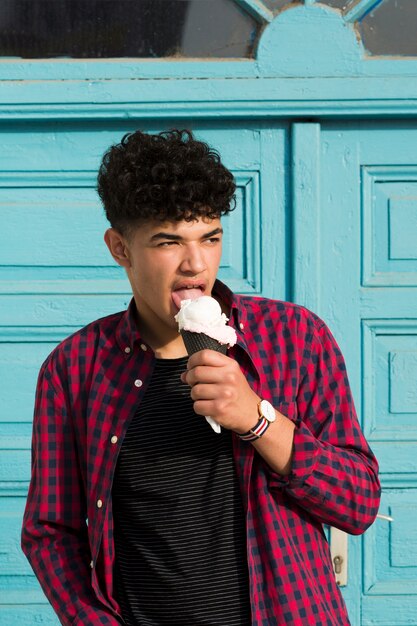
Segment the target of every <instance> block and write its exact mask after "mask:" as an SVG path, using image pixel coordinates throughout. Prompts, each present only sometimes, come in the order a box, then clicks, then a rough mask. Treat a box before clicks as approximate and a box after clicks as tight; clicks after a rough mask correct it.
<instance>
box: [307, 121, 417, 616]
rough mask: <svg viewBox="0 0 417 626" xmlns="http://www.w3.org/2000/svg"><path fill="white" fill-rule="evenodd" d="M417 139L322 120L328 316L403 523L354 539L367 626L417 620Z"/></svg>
mask: <svg viewBox="0 0 417 626" xmlns="http://www.w3.org/2000/svg"><path fill="white" fill-rule="evenodd" d="M416 139H417V127H416V125H415V123H407V122H404V121H401V122H398V123H397V124H393V123H390V124H386V123H383V122H380V123H374V122H369V123H366V122H363V123H362V124H361V125H360V126H359V127H355V125H354V124H352V123H350V124H349V123H342V122H341V123H336V122H334V123H331V124H330V123H328V124H323V125H322V132H321V141H320V143H321V156H320V161H321V168H320V169H321V174H320V181H319V184H320V201H319V206H320V214H319V220H320V226H319V232H320V246H319V250H320V255H319V263H320V269H321V271H320V275H321V276H323V280H322V282H321V284H320V288H319V292H320V296H319V298H320V299H319V303H320V307H319V312H320V313H321V315H322V317H323V318H324V319H325V320H326V321H327V322H328V323H329V325H330V327H331V328H332V331H333V333H334V335H335V337H336V339H337V340H338V342H339V344H340V346H341V348H342V351H343V353H344V355H345V359H346V364H347V369H348V375H349V379H350V382H351V386H352V390H353V395H354V398H355V405H356V408H357V411H358V414H359V416H360V418H361V420H362V424H363V428H364V431H365V434H366V436H367V438H368V441H369V442H370V444H371V447H372V448H373V449H374V451H375V453H376V454H377V457H378V459H379V462H380V470H381V478H382V485H383V499H382V504H381V513H383V514H385V515H390V516H392V517H393V519H394V521H393V522H392V523H391V524H390V523H387V522H386V521H383V520H377V521H376V522H375V524H374V525H373V527H372V528H371V529H370V530H369V531H368V532H367V533H366V534H365V536H364V538H363V540H362V541H360V540H358V538H352V539H351V541H350V546H351V550H350V557H349V558H350V571H351V572H352V571H353V572H355V573H356V576H357V577H356V578H355V577H353V578H351V577H349V585H348V587H347V588H346V591H345V596H346V599H347V602H348V605H349V608H350V611H351V614H352V615H353V616H354V622H355V623H358V624H363V625H365V624H373V625H381V626H382V625H386V626H387V625H388V624H389V625H390V626H397V625H398V626H399V625H401V626H402V625H403V624H407V623H414V622H415V621H416V616H417V544H416V541H417V540H416V530H415V528H416V525H415V514H416V511H417V455H416V451H417V427H416V424H417V396H416V383H415V381H416V377H417V315H416V311H417V294H416V289H415V287H416V276H417V274H416V269H417V267H416V263H417V259H416V256H417V255H416V248H417V236H416V235H417V230H416V225H415V222H413V219H412V218H413V215H414V213H415V210H416V207H417V194H416V189H415V187H414V186H415V164H416V163H417V148H416V145H417V143H416ZM398 212H399V215H398V214H397V213H398ZM410 229H411V230H412V231H414V236H413V234H411V235H410V233H409V230H410ZM410 242H411V245H410ZM412 242H414V246H413V245H412ZM389 301H390V305H389V306H387V303H388V302H389ZM361 544H362V545H361ZM361 566H362V568H363V569H362V571H363V578H362V580H361V577H360V575H359V572H360V571H361ZM358 595H359V596H361V604H362V607H361V609H360V613H358V609H359V606H358V603H357V598H358ZM398 596H402V602H403V605H402V608H400V606H399V604H400V603H399V602H398V601H397V597H398Z"/></svg>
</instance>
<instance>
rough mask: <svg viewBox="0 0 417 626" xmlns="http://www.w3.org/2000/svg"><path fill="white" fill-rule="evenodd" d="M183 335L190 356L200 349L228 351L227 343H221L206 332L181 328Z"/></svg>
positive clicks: (224, 352)
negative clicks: (194, 331)
mask: <svg viewBox="0 0 417 626" xmlns="http://www.w3.org/2000/svg"><path fill="white" fill-rule="evenodd" d="M181 337H182V338H183V341H184V345H185V349H186V350H187V353H188V354H189V356H191V355H192V354H194V352H198V351H199V350H215V351H216V352H221V353H222V354H226V352H227V344H224V343H220V342H219V341H217V340H216V339H213V338H212V337H209V336H208V335H205V334H204V333H193V332H191V331H190V330H181Z"/></svg>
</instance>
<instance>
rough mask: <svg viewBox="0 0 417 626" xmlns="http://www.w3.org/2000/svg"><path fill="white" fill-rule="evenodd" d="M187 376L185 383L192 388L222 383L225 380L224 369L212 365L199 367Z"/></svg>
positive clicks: (190, 371) (189, 371)
mask: <svg viewBox="0 0 417 626" xmlns="http://www.w3.org/2000/svg"><path fill="white" fill-rule="evenodd" d="M185 374H186V375H185V381H186V383H187V384H188V385H191V386H193V385H196V384H198V383H221V382H223V380H224V371H223V368H220V367H212V366H210V365H197V367H193V369H192V370H188V371H187V372H186V373H185Z"/></svg>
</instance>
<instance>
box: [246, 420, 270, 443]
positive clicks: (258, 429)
mask: <svg viewBox="0 0 417 626" xmlns="http://www.w3.org/2000/svg"><path fill="white" fill-rule="evenodd" d="M269 424H270V422H268V420H267V419H266V417H263V416H262V417H261V419H260V420H259V422H258V423H257V424H256V426H254V427H253V428H251V429H250V430H248V432H247V433H244V434H243V435H239V437H240V438H241V439H242V441H254V440H255V439H259V437H261V436H262V435H263V434H264V432H265V431H266V429H267V428H268V426H269Z"/></svg>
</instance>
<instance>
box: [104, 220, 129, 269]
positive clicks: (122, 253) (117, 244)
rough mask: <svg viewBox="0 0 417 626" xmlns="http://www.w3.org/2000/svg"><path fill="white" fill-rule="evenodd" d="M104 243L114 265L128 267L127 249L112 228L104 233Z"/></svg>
mask: <svg viewBox="0 0 417 626" xmlns="http://www.w3.org/2000/svg"><path fill="white" fill-rule="evenodd" d="M104 241H105V242H106V245H107V247H108V249H109V250H110V254H111V255H112V257H113V259H114V260H115V261H116V263H117V264H118V265H121V266H122V267H125V268H128V267H130V258H129V248H128V245H127V242H126V240H125V238H124V237H123V236H122V235H121V234H120V233H119V232H118V231H117V230H115V229H114V228H109V229H108V230H106V232H105V233H104Z"/></svg>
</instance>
